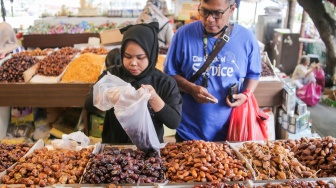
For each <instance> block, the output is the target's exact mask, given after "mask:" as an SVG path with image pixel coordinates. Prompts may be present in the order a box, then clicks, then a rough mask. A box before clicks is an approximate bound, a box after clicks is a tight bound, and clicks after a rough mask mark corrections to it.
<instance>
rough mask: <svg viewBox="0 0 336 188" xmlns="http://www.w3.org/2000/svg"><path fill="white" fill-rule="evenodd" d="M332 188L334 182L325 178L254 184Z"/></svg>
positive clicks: (301, 187) (289, 187) (267, 186)
mask: <svg viewBox="0 0 336 188" xmlns="http://www.w3.org/2000/svg"><path fill="white" fill-rule="evenodd" d="M264 187H265V188H282V187H283V188H316V187H319V188H331V187H335V185H334V184H332V183H327V182H325V181H323V180H317V181H315V182H314V181H298V180H291V181H288V182H284V183H267V184H266V185H264V186H254V188H264Z"/></svg>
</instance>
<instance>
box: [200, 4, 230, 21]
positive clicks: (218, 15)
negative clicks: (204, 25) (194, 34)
mask: <svg viewBox="0 0 336 188" xmlns="http://www.w3.org/2000/svg"><path fill="white" fill-rule="evenodd" d="M231 6H232V5H230V6H229V7H228V8H226V9H225V10H224V11H223V12H221V11H217V10H216V11H209V10H206V9H203V8H199V9H198V13H199V14H200V15H201V16H202V17H204V18H207V17H208V16H209V15H210V14H211V16H212V17H213V18H215V19H221V18H222V16H223V14H225V12H226V11H227V10H228V9H229V8H230V7H231Z"/></svg>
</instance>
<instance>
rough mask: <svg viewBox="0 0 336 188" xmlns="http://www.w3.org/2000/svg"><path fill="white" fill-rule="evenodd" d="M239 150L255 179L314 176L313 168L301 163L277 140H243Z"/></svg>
mask: <svg viewBox="0 0 336 188" xmlns="http://www.w3.org/2000/svg"><path fill="white" fill-rule="evenodd" d="M239 151H240V152H241V153H242V154H243V155H244V157H245V158H247V160H248V161H249V163H250V164H251V165H252V168H253V169H254V170H255V172H256V179H257V180H271V179H298V178H309V177H315V170H313V169H310V168H309V167H306V166H305V165H302V164H301V163H300V162H299V161H298V159H297V158H295V157H294V153H292V152H290V151H289V150H288V149H285V148H284V147H283V146H282V145H281V144H279V143H277V142H275V143H272V142H266V144H261V143H254V142H245V143H244V144H243V147H240V148H239Z"/></svg>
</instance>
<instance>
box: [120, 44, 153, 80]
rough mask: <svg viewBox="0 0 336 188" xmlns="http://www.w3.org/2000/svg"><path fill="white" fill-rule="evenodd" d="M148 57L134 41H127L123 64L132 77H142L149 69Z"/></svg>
mask: <svg viewBox="0 0 336 188" xmlns="http://www.w3.org/2000/svg"><path fill="white" fill-rule="evenodd" d="M148 63H149V62H148V57H147V55H146V52H145V51H144V50H143V49H142V48H141V46H140V45H139V44H138V43H136V42H134V41H127V43H126V46H125V52H124V54H123V64H124V67H125V68H126V70H128V71H129V72H130V73H131V74H132V75H134V76H137V75H140V74H141V73H142V72H143V71H144V70H145V69H146V68H147V67H148Z"/></svg>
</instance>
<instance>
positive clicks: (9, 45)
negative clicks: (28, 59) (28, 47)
mask: <svg viewBox="0 0 336 188" xmlns="http://www.w3.org/2000/svg"><path fill="white" fill-rule="evenodd" d="M19 49H20V46H19V44H18V41H17V39H16V35H15V32H14V30H13V28H12V26H11V25H9V24H8V23H6V22H1V23H0V59H3V58H4V57H6V55H8V54H10V53H13V52H14V53H15V52H17V51H19Z"/></svg>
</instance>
